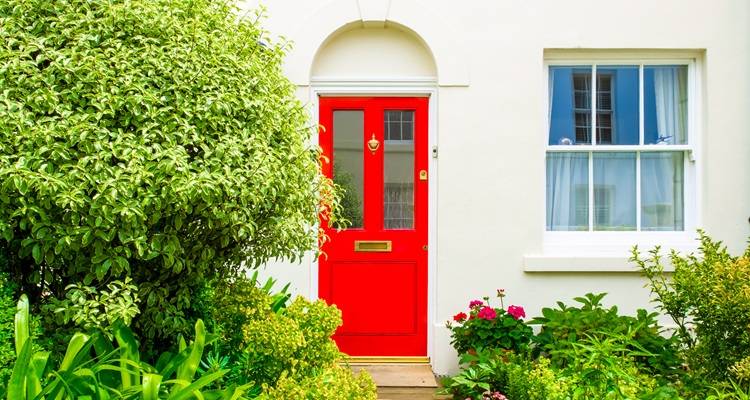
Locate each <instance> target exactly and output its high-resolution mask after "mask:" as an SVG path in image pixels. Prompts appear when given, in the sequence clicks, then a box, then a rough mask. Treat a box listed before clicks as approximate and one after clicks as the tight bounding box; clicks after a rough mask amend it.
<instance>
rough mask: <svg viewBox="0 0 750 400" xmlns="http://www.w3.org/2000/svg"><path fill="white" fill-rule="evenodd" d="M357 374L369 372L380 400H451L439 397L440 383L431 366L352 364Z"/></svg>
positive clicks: (446, 397) (351, 366) (447, 397)
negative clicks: (363, 371)
mask: <svg viewBox="0 0 750 400" xmlns="http://www.w3.org/2000/svg"><path fill="white" fill-rule="evenodd" d="M350 368H351V369H352V370H353V371H354V372H355V373H357V372H359V371H361V370H365V371H367V372H368V373H369V374H370V376H372V380H373V381H375V385H377V387H378V399H380V400H434V399H449V398H450V397H449V396H437V395H436V392H437V390H438V382H437V380H436V379H435V375H434V374H433V373H432V368H430V365H429V364H351V365H350Z"/></svg>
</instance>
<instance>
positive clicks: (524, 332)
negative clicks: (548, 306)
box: [447, 289, 532, 354]
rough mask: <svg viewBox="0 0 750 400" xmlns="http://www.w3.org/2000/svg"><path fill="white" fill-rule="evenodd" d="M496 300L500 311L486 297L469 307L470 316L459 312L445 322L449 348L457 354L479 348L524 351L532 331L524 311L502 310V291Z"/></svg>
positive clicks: (511, 308)
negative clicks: (452, 348)
mask: <svg viewBox="0 0 750 400" xmlns="http://www.w3.org/2000/svg"><path fill="white" fill-rule="evenodd" d="M497 297H498V298H499V299H500V307H499V308H498V307H492V306H491V305H490V302H489V297H485V298H484V299H483V300H484V301H482V300H473V301H471V302H470V303H469V310H468V311H469V313H468V314H466V313H464V312H460V313H458V314H456V315H455V316H453V321H448V323H447V327H448V329H450V330H451V339H452V340H451V344H452V345H453V347H454V348H455V349H456V351H458V353H459V354H461V353H466V352H470V351H474V350H476V349H479V348H499V349H507V350H516V351H518V350H522V349H526V348H527V346H528V344H529V341H530V340H531V336H532V329H531V328H530V327H529V326H528V325H526V323H524V321H523V317H525V316H526V312H525V311H524V309H523V307H520V306H515V305H511V306H509V307H508V309H507V310H506V309H505V306H504V304H503V298H504V297H505V291H504V290H503V289H499V290H498V291H497Z"/></svg>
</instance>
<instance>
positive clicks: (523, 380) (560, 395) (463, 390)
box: [443, 349, 571, 400]
mask: <svg viewBox="0 0 750 400" xmlns="http://www.w3.org/2000/svg"><path fill="white" fill-rule="evenodd" d="M461 364H462V365H463V366H464V369H463V370H462V371H461V373H460V374H459V375H457V376H455V377H452V378H447V379H446V380H444V381H443V385H444V387H445V389H444V390H443V392H444V393H448V394H451V395H453V396H454V398H456V399H477V400H483V399H493V397H492V396H493V395H494V396H495V398H501V397H499V396H498V395H497V394H502V395H504V396H506V397H507V398H508V399H512V400H516V399H518V400H563V399H567V398H568V397H567V396H568V394H569V393H570V391H571V388H570V385H569V383H568V382H567V381H566V380H565V379H560V377H559V376H558V375H557V374H556V373H555V372H554V371H553V370H552V369H550V364H549V360H547V359H545V358H540V359H538V360H536V361H532V360H531V359H530V358H529V357H528V356H525V355H522V354H521V355H519V354H516V353H513V352H510V351H506V350H499V349H480V350H478V351H477V352H476V354H464V355H463V356H462V357H461ZM496 393H497V394H496Z"/></svg>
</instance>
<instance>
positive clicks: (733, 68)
mask: <svg viewBox="0 0 750 400" xmlns="http://www.w3.org/2000/svg"><path fill="white" fill-rule="evenodd" d="M263 3H264V4H265V6H266V7H267V8H268V14H269V18H268V20H267V21H266V23H265V27H266V28H267V29H268V30H270V31H271V32H273V33H274V34H275V35H283V36H285V37H287V38H289V39H291V40H293V41H294V42H295V43H296V47H295V48H294V50H293V51H292V53H291V54H290V55H289V57H288V59H287V65H286V67H285V68H286V70H287V74H288V76H290V78H291V79H292V80H293V81H294V82H295V83H297V84H298V85H299V87H300V89H299V92H298V94H299V96H300V99H302V100H303V101H304V102H309V101H310V93H311V92H310V90H311V89H310V87H309V85H310V78H311V76H313V75H314V73H313V71H314V70H315V71H328V72H330V73H331V74H334V73H335V74H340V75H341V77H343V78H356V77H362V78H367V77H368V75H371V76H375V75H380V76H390V75H392V74H398V73H402V74H405V75H406V76H411V77H415V76H421V75H424V74H430V73H431V74H432V75H436V76H437V82H438V93H439V95H438V99H439V100H438V101H439V104H438V113H437V114H438V115H437V121H436V122H437V126H438V132H437V142H438V144H439V158H438V159H437V161H435V162H436V163H437V164H436V165H437V167H438V172H437V190H438V192H437V203H436V204H430V207H437V217H436V218H437V221H431V223H433V222H437V226H438V230H437V243H436V246H431V251H435V252H436V265H434V266H433V267H434V268H435V270H436V271H437V272H436V276H433V277H432V279H433V282H434V284H435V290H436V296H435V298H436V299H437V300H436V302H435V304H433V306H434V307H435V310H436V313H435V314H436V316H435V318H434V320H433V321H431V322H432V324H433V326H432V327H431V329H433V333H434V340H433V341H432V343H431V348H430V356H431V357H432V363H433V368H434V370H435V371H436V372H437V373H441V374H444V373H449V372H451V371H454V370H455V355H454V353H453V351H452V349H451V347H450V345H449V336H448V331H447V330H446V329H445V327H444V323H445V321H446V320H447V319H449V318H450V317H451V316H452V315H453V314H455V313H456V312H458V311H460V310H463V309H464V308H465V307H466V304H467V303H468V301H469V300H471V299H473V298H479V297H481V296H483V295H491V294H492V293H494V291H495V289H496V288H501V287H502V288H505V289H506V291H507V293H508V296H509V297H508V302H510V303H511V304H519V305H523V306H524V307H525V308H526V310H527V313H529V314H531V316H533V315H535V314H538V312H539V310H540V309H541V308H542V307H545V306H551V305H553V304H554V301H555V300H566V301H567V300H569V299H570V298H571V297H573V296H578V295H581V294H584V293H586V292H608V293H609V296H608V297H607V302H608V303H609V304H617V305H618V306H619V307H620V309H621V310H622V311H623V312H627V313H631V312H633V311H634V310H635V309H636V308H640V307H649V297H648V295H649V293H648V291H647V290H646V289H644V288H643V284H644V281H643V280H642V279H641V278H640V277H639V276H638V275H637V274H635V273H627V272H608V271H606V270H607V269H611V270H618V269H622V268H611V267H612V266H611V265H609V264H611V263H614V264H618V263H619V264H623V263H624V262H625V261H624V259H625V258H626V257H627V255H626V254H624V252H620V253H617V254H609V255H608V256H610V257H609V258H606V257H604V258H601V264H597V263H598V262H599V261H598V260H600V259H594V260H593V261H592V260H587V261H586V263H587V265H588V264H592V263H593V265H594V267H595V268H594V269H599V270H601V272H527V271H525V267H524V260H525V257H527V256H530V255H545V254H544V251H545V246H544V241H543V239H544V220H545V204H544V203H545V193H544V174H545V163H544V157H545V150H544V149H545V144H546V140H547V139H546V131H545V123H546V121H545V119H546V112H547V111H546V108H545V104H546V97H547V93H546V89H545V88H546V79H547V76H546V74H545V70H544V62H545V50H547V54H548V55H549V54H551V53H554V52H551V51H550V49H572V50H575V49H589V50H596V49H610V50H614V53H613V54H615V55H617V54H644V55H647V56H648V55H655V56H659V55H660V54H666V53H667V51H666V49H674V50H679V51H678V52H677V53H675V54H677V55H685V54H691V55H697V57H698V62H699V64H700V66H701V69H700V72H701V76H699V77H698V82H699V83H700V86H701V87H700V89H701V92H702V96H701V98H700V100H701V101H702V104H701V105H700V107H699V108H698V109H697V111H698V113H699V114H700V117H701V122H700V124H699V126H697V128H699V130H700V137H699V138H698V139H699V140H700V141H701V142H702V145H701V147H700V148H699V150H700V151H699V152H697V153H696V164H695V165H696V168H697V169H698V172H699V179H698V185H699V190H698V191H697V193H695V196H697V197H698V199H699V200H700V201H699V205H700V208H699V210H698V215H697V217H698V219H699V221H700V223H699V225H700V226H701V227H703V228H705V229H706V230H707V231H708V232H709V233H710V234H711V235H712V236H714V237H715V238H718V239H721V240H723V241H725V243H726V244H727V245H729V247H730V248H731V249H732V250H733V251H735V252H738V251H740V249H742V248H744V244H745V242H746V239H747V237H748V236H750V224H749V223H748V217H750V2H748V1H747V0H716V1H705V0H661V1H658V2H655V1H652V0H612V1H607V2H602V1H599V0H585V1H584V0H578V1H572V0H571V1H559V0H539V1H533V2H530V1H510V0H503V1H498V0H475V1H472V2H456V1H449V0H431V1H429V2H428V1H424V2H419V1H417V0H382V1H377V0H359V1H356V0H334V1H309V0H297V1H291V0H285V1H279V0H274V1H265V2H263ZM255 4H256V3H254V2H250V3H247V4H246V6H247V7H253V6H254V5H255ZM385 21H388V22H385ZM397 25H401V26H405V27H406V28H408V29H409V30H411V31H413V32H414V34H416V35H418V37H419V38H420V40H421V41H423V42H424V45H426V46H427V49H428V53H425V50H424V49H418V48H415V47H413V45H416V44H420V43H421V42H420V41H415V40H414V38H413V37H411V36H409V34H408V33H404V35H399V32H398V31H397V30H395V29H391V31H389V32H387V33H386V34H384V35H378V34H376V32H375V31H374V30H370V31H368V30H366V29H362V30H360V31H358V32H357V33H355V34H353V35H352V36H350V37H349V38H348V39H352V38H359V39H361V43H362V47H360V48H352V45H351V43H352V42H351V41H349V43H348V44H347V43H345V42H340V43H336V41H335V39H336V37H335V36H333V37H332V38H330V36H331V35H332V34H334V32H337V31H339V34H342V33H341V30H342V28H345V29H344V30H346V29H355V28H359V29H361V28H364V27H367V28H368V29H381V30H382V29H384V30H388V29H389V27H390V28H392V27H393V26H397ZM384 27H385V28H384ZM381 33H382V32H381ZM327 39H331V40H330V41H329V42H326V40H327ZM388 43H396V44H399V43H400V45H394V46H393V47H391V46H385V44H388ZM321 46H323V47H324V52H320V51H321V50H320V49H321ZM409 46H412V47H409ZM368 49H377V52H368V51H367V50H368ZM408 49H412V50H411V51H406V50H408ZM648 49H652V50H653V49H657V50H659V49H665V50H664V51H661V50H659V51H649V50H648ZM391 50H392V51H391ZM319 52H320V53H319ZM316 54H328V55H327V56H326V59H325V60H323V59H318V60H316V58H315V55H316ZM373 54H375V55H377V57H378V58H377V59H380V60H390V61H392V62H393V63H395V64H387V65H385V66H384V65H383V64H376V61H373V59H372V55H373ZM424 54H429V55H431V56H432V57H433V58H434V64H435V67H434V69H430V68H431V67H432V66H431V65H430V64H429V63H427V64H425V62H424ZM590 54H592V55H594V56H595V55H597V54H598V53H596V52H590ZM415 55H416V56H415ZM414 57H416V58H414ZM375 66H377V67H375ZM388 68H390V69H388ZM386 69H387V71H386ZM694 100H696V99H694ZM310 107H311V112H314V104H310ZM433 226H434V225H433ZM665 245H669V243H665ZM579 256H580V264H581V265H582V264H584V259H585V258H586V257H588V256H591V254H586V253H581V254H580V255H579ZM613 260H614V261H613ZM566 262H567V263H570V264H572V265H575V264H576V263H577V258H576V254H572V255H570V254H569V255H568V256H567V260H566ZM599 265H600V267H599ZM314 268H315V264H314V263H313V261H312V258H308V259H307V260H306V261H305V262H304V263H302V265H298V266H293V265H286V264H283V263H280V264H278V265H276V264H273V265H269V266H268V268H267V272H268V273H271V274H273V275H274V276H276V277H278V278H279V280H280V281H291V282H292V283H293V286H294V288H295V290H296V293H299V294H303V295H306V296H313V297H314V296H315V295H316V282H315V280H314V279H315V278H314V277H315V273H314V271H313V270H314ZM570 269H575V268H570ZM506 304H507V303H506Z"/></svg>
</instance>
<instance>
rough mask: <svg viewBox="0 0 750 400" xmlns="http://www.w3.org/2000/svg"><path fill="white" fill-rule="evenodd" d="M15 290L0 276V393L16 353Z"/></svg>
mask: <svg viewBox="0 0 750 400" xmlns="http://www.w3.org/2000/svg"><path fill="white" fill-rule="evenodd" d="M14 296H15V288H14V286H13V284H12V283H11V282H9V281H8V279H7V277H6V276H5V274H0V393H5V385H6V383H7V382H8V379H9V378H10V372H11V369H12V365H13V361H14V360H15V357H16V353H15V350H14V348H13V318H14V316H15V313H16V301H15V297H14Z"/></svg>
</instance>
